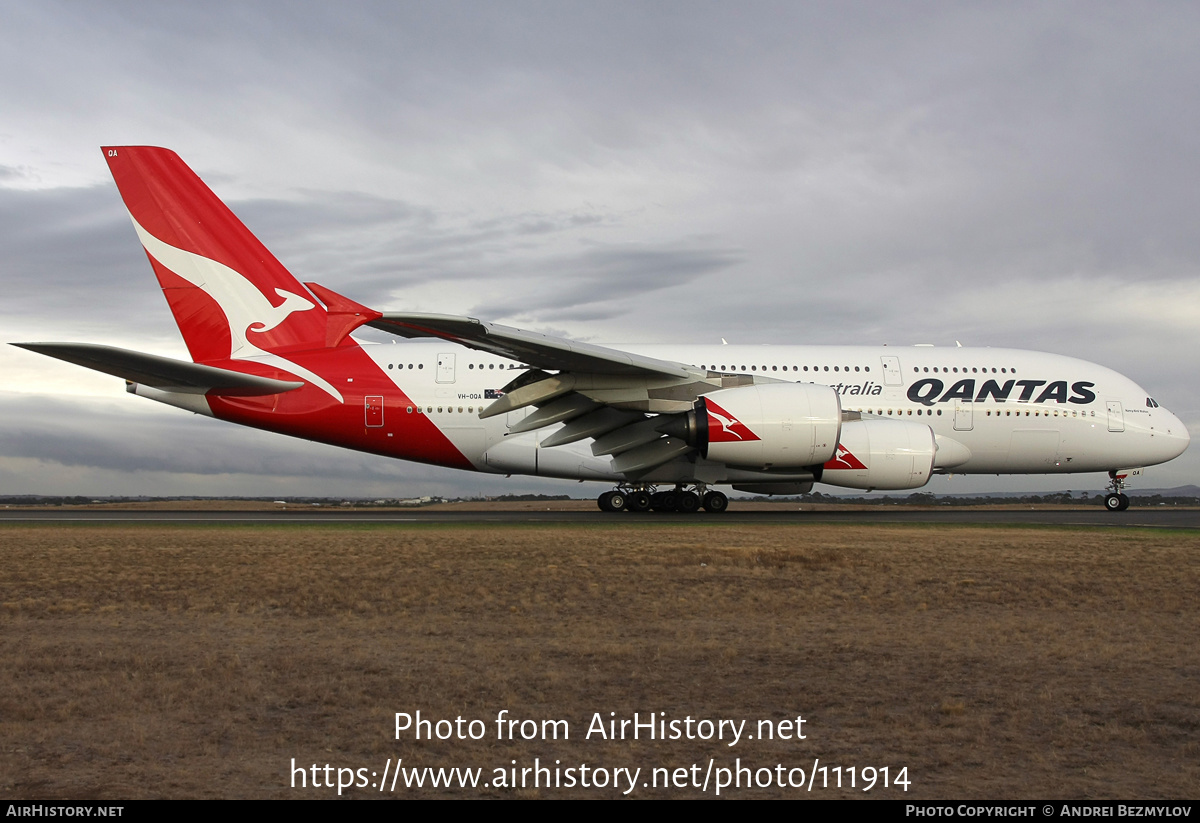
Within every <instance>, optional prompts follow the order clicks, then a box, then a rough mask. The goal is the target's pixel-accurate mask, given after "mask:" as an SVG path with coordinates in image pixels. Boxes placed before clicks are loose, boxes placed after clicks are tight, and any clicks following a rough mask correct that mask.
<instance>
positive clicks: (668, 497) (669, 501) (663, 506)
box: [650, 492, 679, 512]
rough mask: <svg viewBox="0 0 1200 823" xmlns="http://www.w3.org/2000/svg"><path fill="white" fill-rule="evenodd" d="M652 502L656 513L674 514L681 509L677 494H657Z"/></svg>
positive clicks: (653, 496) (652, 496)
mask: <svg viewBox="0 0 1200 823" xmlns="http://www.w3.org/2000/svg"><path fill="white" fill-rule="evenodd" d="M650 500H651V505H652V506H653V507H654V510H655V511H656V512H673V511H676V510H678V508H679V495H677V494H675V492H655V493H654V494H653V495H651V497H650Z"/></svg>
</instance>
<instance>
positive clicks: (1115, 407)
mask: <svg viewBox="0 0 1200 823" xmlns="http://www.w3.org/2000/svg"><path fill="white" fill-rule="evenodd" d="M1108 430H1109V431H1110V432H1123V431H1125V410H1124V409H1123V408H1122V407H1121V401H1120V400H1109V401H1108Z"/></svg>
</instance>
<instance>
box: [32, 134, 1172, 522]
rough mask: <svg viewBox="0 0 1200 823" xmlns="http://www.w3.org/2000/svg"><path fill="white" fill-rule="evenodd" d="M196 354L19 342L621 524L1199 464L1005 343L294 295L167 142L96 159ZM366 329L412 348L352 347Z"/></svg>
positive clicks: (1096, 381)
mask: <svg viewBox="0 0 1200 823" xmlns="http://www.w3.org/2000/svg"><path fill="white" fill-rule="evenodd" d="M103 151H104V155H105V157H106V159H107V161H108V165H109V169H110V170H111V172H112V175H113V178H114V179H115V180H116V184H117V188H118V189H119V190H120V193H121V197H122V199H123V200H124V202H125V206H126V208H127V209H128V211H129V214H130V217H131V218H132V220H133V227H134V230H135V231H136V233H137V236H138V238H139V239H140V240H141V243H142V246H143V247H144V248H145V250H146V255H147V257H149V259H150V265H151V267H152V268H153V270H154V273H155V275H156V276H157V277H158V281H159V284H160V286H161V287H162V290H163V294H164V295H165V296H166V298H167V303H168V305H169V306H170V308H171V311H172V312H173V313H174V315H175V320H176V322H177V323H178V325H179V329H180V331H181V332H182V334H183V338H184V341H185V343H186V345H187V347H188V352H189V353H190V354H191V356H192V360H193V361H194V362H191V363H189V362H185V361H181V360H175V359H171V358H165V357H159V356H156V355H150V354H143V353H140V352H133V351H128V350H124V349H117V348H112V347H108V346H97V345H91V344H83V343H18V344H15V345H19V346H22V347H23V348H26V349H30V350H32V351H36V352H40V353H42V354H46V355H50V356H51V357H56V358H59V359H61V360H66V361H69V362H71V363H76V364H79V365H82V366H86V367H88V368H92V369H95V370H98V371H101V372H105V373H107V374H111V375H115V376H117V377H122V378H124V379H125V380H126V387H127V390H128V391H129V392H130V393H132V394H136V395H140V396H142V397H147V398H150V399H151V400H157V401H159V402H162V403H166V404H168V405H171V406H177V407H179V408H182V409H186V410H188V411H192V412H196V413H199V414H205V415H209V416H211V417H215V418H218V419H221V420H227V421H230V422H232V423H239V424H242V425H246V426H253V427H256V428H260V429H265V430H268V431H274V432H280V433H283V434H287V435H292V436H295V437H303V438H306V439H309V440H316V441H320V442H324V443H331V444H333V445H336V446H342V447H345V448H350V449H357V450H360V451H366V452H372V453H374V454H380V455H385V456H388V457H396V458H400V459H403V460H414V461H419V462H423V463H431V464H435V465H439V466H450V467H453V468H459V469H466V470H472V471H480V472H493V473H502V474H524V475H536V476H539V477H557V478H566V479H575V480H598V481H606V482H608V483H611V484H612V485H613V489H612V490H611V491H607V492H605V493H604V494H602V495H600V497H599V500H598V503H599V506H600V508H601V509H604V510H605V511H619V510H628V511H646V510H649V509H654V510H657V511H683V512H694V511H696V510H697V509H699V508H703V509H705V510H706V511H709V512H719V511H723V510H725V508H726V507H727V505H728V497H727V496H726V495H725V494H724V493H722V492H721V491H718V490H717V489H716V488H715V487H717V486H732V487H733V488H735V489H738V490H742V491H746V492H751V493H761V494H799V493H803V492H806V491H808V490H809V489H811V488H812V486H813V484H814V483H825V484H828V485H831V486H838V487H842V488H851V489H863V490H868V491H869V490H876V489H879V490H884V489H886V490H900V489H917V488H920V487H922V486H924V485H925V484H926V483H928V482H929V479H930V478H931V477H932V476H933V475H935V474H941V473H950V472H954V473H957V474H985V473H986V474H1067V473H1077V472H1108V475H1109V478H1110V482H1109V486H1108V494H1107V495H1106V497H1105V506H1106V507H1107V508H1109V509H1111V510H1114V511H1119V510H1122V509H1125V508H1126V507H1128V505H1129V498H1128V497H1127V496H1126V495H1125V494H1124V493H1123V491H1122V489H1123V486H1124V481H1125V478H1126V476H1127V475H1128V474H1129V473H1130V472H1131V471H1135V470H1137V469H1139V468H1140V467H1143V466H1147V465H1151V464H1155V463H1163V462H1166V461H1168V460H1171V459H1172V458H1175V457H1177V456H1179V455H1180V454H1182V453H1183V451H1184V450H1185V449H1186V448H1187V445H1188V442H1189V437H1188V432H1187V430H1186V429H1185V428H1184V426H1183V424H1182V423H1181V422H1180V421H1179V419H1178V418H1177V417H1176V416H1175V415H1173V414H1171V413H1170V412H1169V411H1167V410H1166V409H1165V408H1162V407H1161V406H1160V405H1159V404H1158V403H1157V402H1156V401H1155V400H1154V399H1152V398H1151V397H1150V396H1149V394H1148V393H1147V392H1146V391H1144V390H1143V389H1141V388H1140V387H1139V386H1138V385H1137V384H1136V383H1134V382H1133V381H1132V380H1129V379H1128V378H1126V377H1123V376H1122V375H1120V374H1117V373H1116V372H1114V371H1112V370H1110V369H1107V368H1104V367H1103V366H1098V365H1096V364H1094V363H1088V362H1085V361H1083V360H1076V359H1073V358H1069V357H1061V356H1058V355H1053V354H1043V353H1039V352H1031V351H1018V350H1013V349H991V348H934V347H914V348H911V349H909V348H903V349H897V348H894V347H872V346H780V347H766V346H753V347H751V346H726V345H720V346H655V347H648V346H647V347H633V348H625V349H614V348H606V347H602V346H596V345H591V344H587V343H580V342H577V341H573V340H566V339H561V338H555V337H550V336H546V335H542V334H537V333H534V332H530V331H523V330H521V329H516V328H511V327H507V326H502V325H497V324H494V323H489V322H484V321H481V320H477V319H474V318H470V317H459V316H453V315H442V314H423V313H414V312H381V311H376V310H374V309H370V308H367V307H366V306H363V305H360V304H359V303H357V302H355V301H353V300H351V299H349V298H347V297H343V296H342V295H340V294H338V293H336V292H334V291H332V290H330V289H328V288H325V287H323V286H320V285H317V284H316V283H305V284H301V283H300V282H299V281H297V280H296V279H295V278H294V277H293V276H292V275H291V274H290V273H289V272H288V271H287V269H285V268H284V267H283V266H282V265H281V264H280V263H279V262H278V261H277V260H276V259H275V258H274V257H273V256H272V255H271V253H270V252H269V251H267V249H266V248H265V247H264V246H263V245H262V244H261V243H260V242H259V241H258V239H257V238H255V237H254V235H253V234H251V233H250V231H249V230H247V229H246V227H245V226H244V225H242V223H241V222H240V221H239V220H238V219H237V218H236V217H235V216H234V215H233V213H232V212H231V211H230V210H229V209H228V208H227V207H226V206H225V205H224V204H223V203H222V202H221V201H220V200H219V199H218V198H217V197H216V195H214V194H213V193H212V192H211V191H210V190H209V189H208V187H207V186H205V185H204V183H203V182H202V181H201V180H200V178H199V177H197V176H196V174H195V173H194V172H192V170H191V169H190V168H188V167H187V166H186V165H185V164H184V163H183V161H182V160H180V159H179V157H178V156H177V155H176V154H175V153H173V152H171V151H168V150H166V149H161V148H153V147H146V146H121V147H106V148H104V149H103ZM363 326H368V327H371V328H374V329H379V330H382V331H385V332H389V333H391V334H394V335H396V336H397V337H400V338H404V342H403V343H402V344H401V345H387V344H373V343H366V342H360V341H359V340H357V339H355V338H354V337H353V336H352V332H354V331H355V330H356V329H359V328H361V327H363Z"/></svg>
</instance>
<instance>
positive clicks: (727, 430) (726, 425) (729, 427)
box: [708, 409, 742, 440]
mask: <svg viewBox="0 0 1200 823" xmlns="http://www.w3.org/2000/svg"><path fill="white" fill-rule="evenodd" d="M708 413H709V414H710V415H712V416H713V417H714V418H716V420H717V422H718V423H720V424H721V433H722V434H732V435H733V436H734V437H736V438H737V439H738V440H741V439H742V436H741V435H740V434H738V433H737V432H736V431H734V430H733V427H734V425H735V424H736V423H737V422H738V421H737V420H734V419H732V418H730V417H725V416H724V415H722V414H717V413H716V412H714V411H713V410H712V409H709V411H708Z"/></svg>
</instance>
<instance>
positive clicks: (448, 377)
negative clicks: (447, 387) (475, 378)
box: [437, 352, 454, 383]
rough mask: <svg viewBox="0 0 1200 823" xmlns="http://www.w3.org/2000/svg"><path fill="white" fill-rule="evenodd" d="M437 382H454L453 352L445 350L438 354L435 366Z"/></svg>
mask: <svg viewBox="0 0 1200 823" xmlns="http://www.w3.org/2000/svg"><path fill="white" fill-rule="evenodd" d="M437 382H439V383H453V382H454V354H453V352H447V353H445V354H439V355H438V366H437Z"/></svg>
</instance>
